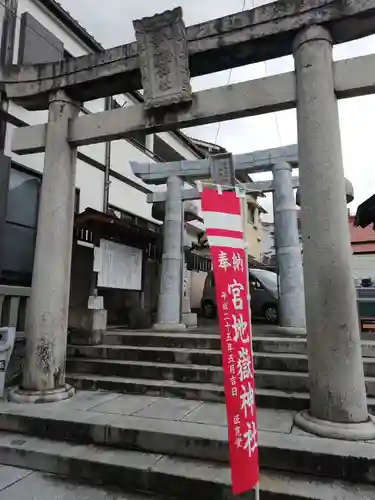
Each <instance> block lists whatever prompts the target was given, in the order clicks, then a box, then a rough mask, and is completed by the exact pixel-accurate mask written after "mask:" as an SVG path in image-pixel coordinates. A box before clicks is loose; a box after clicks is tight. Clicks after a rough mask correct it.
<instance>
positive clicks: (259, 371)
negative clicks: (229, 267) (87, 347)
mask: <svg viewBox="0 0 375 500" xmlns="http://www.w3.org/2000/svg"><path fill="white" fill-rule="evenodd" d="M370 359H371V358H370ZM66 361H67V363H70V362H71V363H77V362H79V363H97V364H101V365H103V364H110V365H122V366H131V367H136V366H137V367H139V368H148V367H152V368H166V369H171V370H190V371H206V372H208V371H209V372H213V373H221V372H222V370H223V369H222V367H221V366H217V365H192V364H181V363H160V362H158V361H133V360H122V359H103V358H84V357H68V358H67V359H66ZM372 363H375V360H374V361H372V360H371V361H370V362H369V364H372ZM82 374H84V373H82ZM257 376H258V377H259V376H261V377H267V376H271V377H275V376H277V377H280V378H284V379H285V378H288V377H292V378H299V379H306V380H307V379H308V378H309V374H308V372H307V371H303V372H297V371H286V370H285V371H284V370H282V371H281V370H271V369H264V368H255V377H257ZM114 378H117V377H115V376H114ZM128 378H129V379H132V377H128ZM151 380H153V379H151ZM158 380H159V379H158ZM160 380H163V379H160ZM365 381H367V382H371V383H375V376H371V375H365ZM196 384H198V382H196Z"/></svg>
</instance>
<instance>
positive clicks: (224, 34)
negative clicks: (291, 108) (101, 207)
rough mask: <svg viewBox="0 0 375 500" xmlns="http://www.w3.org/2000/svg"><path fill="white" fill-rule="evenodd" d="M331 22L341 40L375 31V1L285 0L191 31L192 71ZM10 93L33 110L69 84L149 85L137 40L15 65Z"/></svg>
mask: <svg viewBox="0 0 375 500" xmlns="http://www.w3.org/2000/svg"><path fill="white" fill-rule="evenodd" d="M313 23H315V24H322V25H325V26H327V27H328V28H329V30H330V32H331V35H332V38H333V42H334V43H341V42H346V41H350V40H353V39H356V38H361V37H364V36H367V35H371V34H373V33H375V0H345V1H343V0H279V1H278V2H274V3H271V4H266V5H262V6H260V7H256V8H255V9H252V10H248V11H244V12H241V13H237V14H232V15H230V16H226V17H223V18H221V19H215V20H212V21H208V22H205V23H201V24H198V25H195V26H191V27H189V28H187V30H186V40H187V53H188V59H189V61H188V63H189V68H190V75H191V76H198V75H203V74H208V73H213V72H216V71H220V70H224V69H228V68H230V67H237V66H242V65H245V64H250V63H254V62H259V61H264V60H267V59H272V58H275V57H282V56H285V55H288V54H290V53H291V52H292V43H293V39H294V37H295V35H296V33H297V32H298V31H299V30H301V29H302V28H303V27H305V26H308V25H311V24H313ZM5 81H6V84H5V86H6V92H7V95H8V97H9V98H10V99H13V100H15V101H18V102H19V103H20V104H22V106H24V107H26V108H28V109H45V108H47V107H48V95H49V94H50V92H53V91H56V90H57V89H60V88H61V89H64V90H65V91H66V92H67V93H68V94H69V95H70V96H71V97H72V98H74V99H76V100H78V101H82V102H84V101H89V100H92V99H96V98H100V97H105V96H110V95H116V94H119V93H123V92H128V91H132V90H137V89H140V88H141V87H142V79H141V71H140V61H139V54H138V45H137V43H136V42H134V43H130V44H127V45H123V46H120V47H115V48H112V49H109V50H106V51H104V52H103V53H98V54H89V55H86V56H82V57H78V58H70V59H67V60H63V61H59V62H56V63H48V64H37V65H27V66H22V67H19V66H13V67H12V68H10V70H9V71H8V74H7V75H6V78H5Z"/></svg>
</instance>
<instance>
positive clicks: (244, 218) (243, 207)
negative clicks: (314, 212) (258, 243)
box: [237, 191, 260, 500]
mask: <svg viewBox="0 0 375 500" xmlns="http://www.w3.org/2000/svg"><path fill="white" fill-rule="evenodd" d="M237 195H238V196H240V198H241V212H242V221H243V239H244V246H245V269H246V278H247V303H248V307H249V318H250V321H251V325H252V324H253V322H252V317H251V305H250V304H251V303H250V301H251V296H250V283H249V258H248V255H249V254H248V242H247V199H246V192H244V191H240V192H239V191H237ZM250 349H251V359H252V360H254V353H253V331H252V328H251V337H250ZM255 500H260V485H259V481H258V482H257V484H256V485H255Z"/></svg>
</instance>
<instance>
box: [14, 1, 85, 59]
mask: <svg viewBox="0 0 375 500" xmlns="http://www.w3.org/2000/svg"><path fill="white" fill-rule="evenodd" d="M24 12H29V13H30V14H31V15H32V16H33V17H34V18H35V19H36V20H37V21H39V22H40V23H41V24H43V26H44V27H45V28H47V29H48V30H49V31H51V32H52V33H53V34H54V35H55V36H56V37H57V38H58V39H59V40H61V41H62V43H63V44H64V49H65V50H67V51H68V52H69V53H70V54H71V55H72V56H74V57H79V56H83V55H85V54H87V53H89V52H90V50H89V48H88V47H86V45H85V44H84V43H83V42H81V41H80V40H79V39H78V38H77V37H76V36H75V35H74V34H73V33H71V32H69V30H68V29H67V28H66V27H65V26H64V25H63V24H62V23H61V22H60V21H58V20H57V19H55V18H53V17H52V16H51V14H50V13H49V12H48V10H47V9H45V8H44V7H43V5H41V4H40V3H39V2H38V1H37V0H19V2H18V10H17V16H18V19H17V26H16V43H15V47H14V59H13V60H14V63H15V64H17V58H18V44H19V33H20V25H21V20H20V17H21V15H22V14H23V13H24Z"/></svg>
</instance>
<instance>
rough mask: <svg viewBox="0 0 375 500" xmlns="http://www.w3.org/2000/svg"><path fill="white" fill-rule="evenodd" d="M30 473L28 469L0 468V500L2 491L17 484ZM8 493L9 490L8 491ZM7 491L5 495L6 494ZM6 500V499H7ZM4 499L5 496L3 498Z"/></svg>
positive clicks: (2, 466)
mask: <svg viewBox="0 0 375 500" xmlns="http://www.w3.org/2000/svg"><path fill="white" fill-rule="evenodd" d="M31 473H32V472H31V471H30V470H28V469H18V468H16V467H7V466H6V465H1V466H0V499H1V496H2V493H1V492H2V491H3V490H5V489H7V490H8V488H9V486H11V485H12V484H14V483H18V482H19V481H20V480H21V479H23V478H25V477H27V476H29V475H30V474H31ZM8 491H9V490H8ZM8 491H7V493H8ZM7 498H8V497H7ZM4 499H5V496H4Z"/></svg>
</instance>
